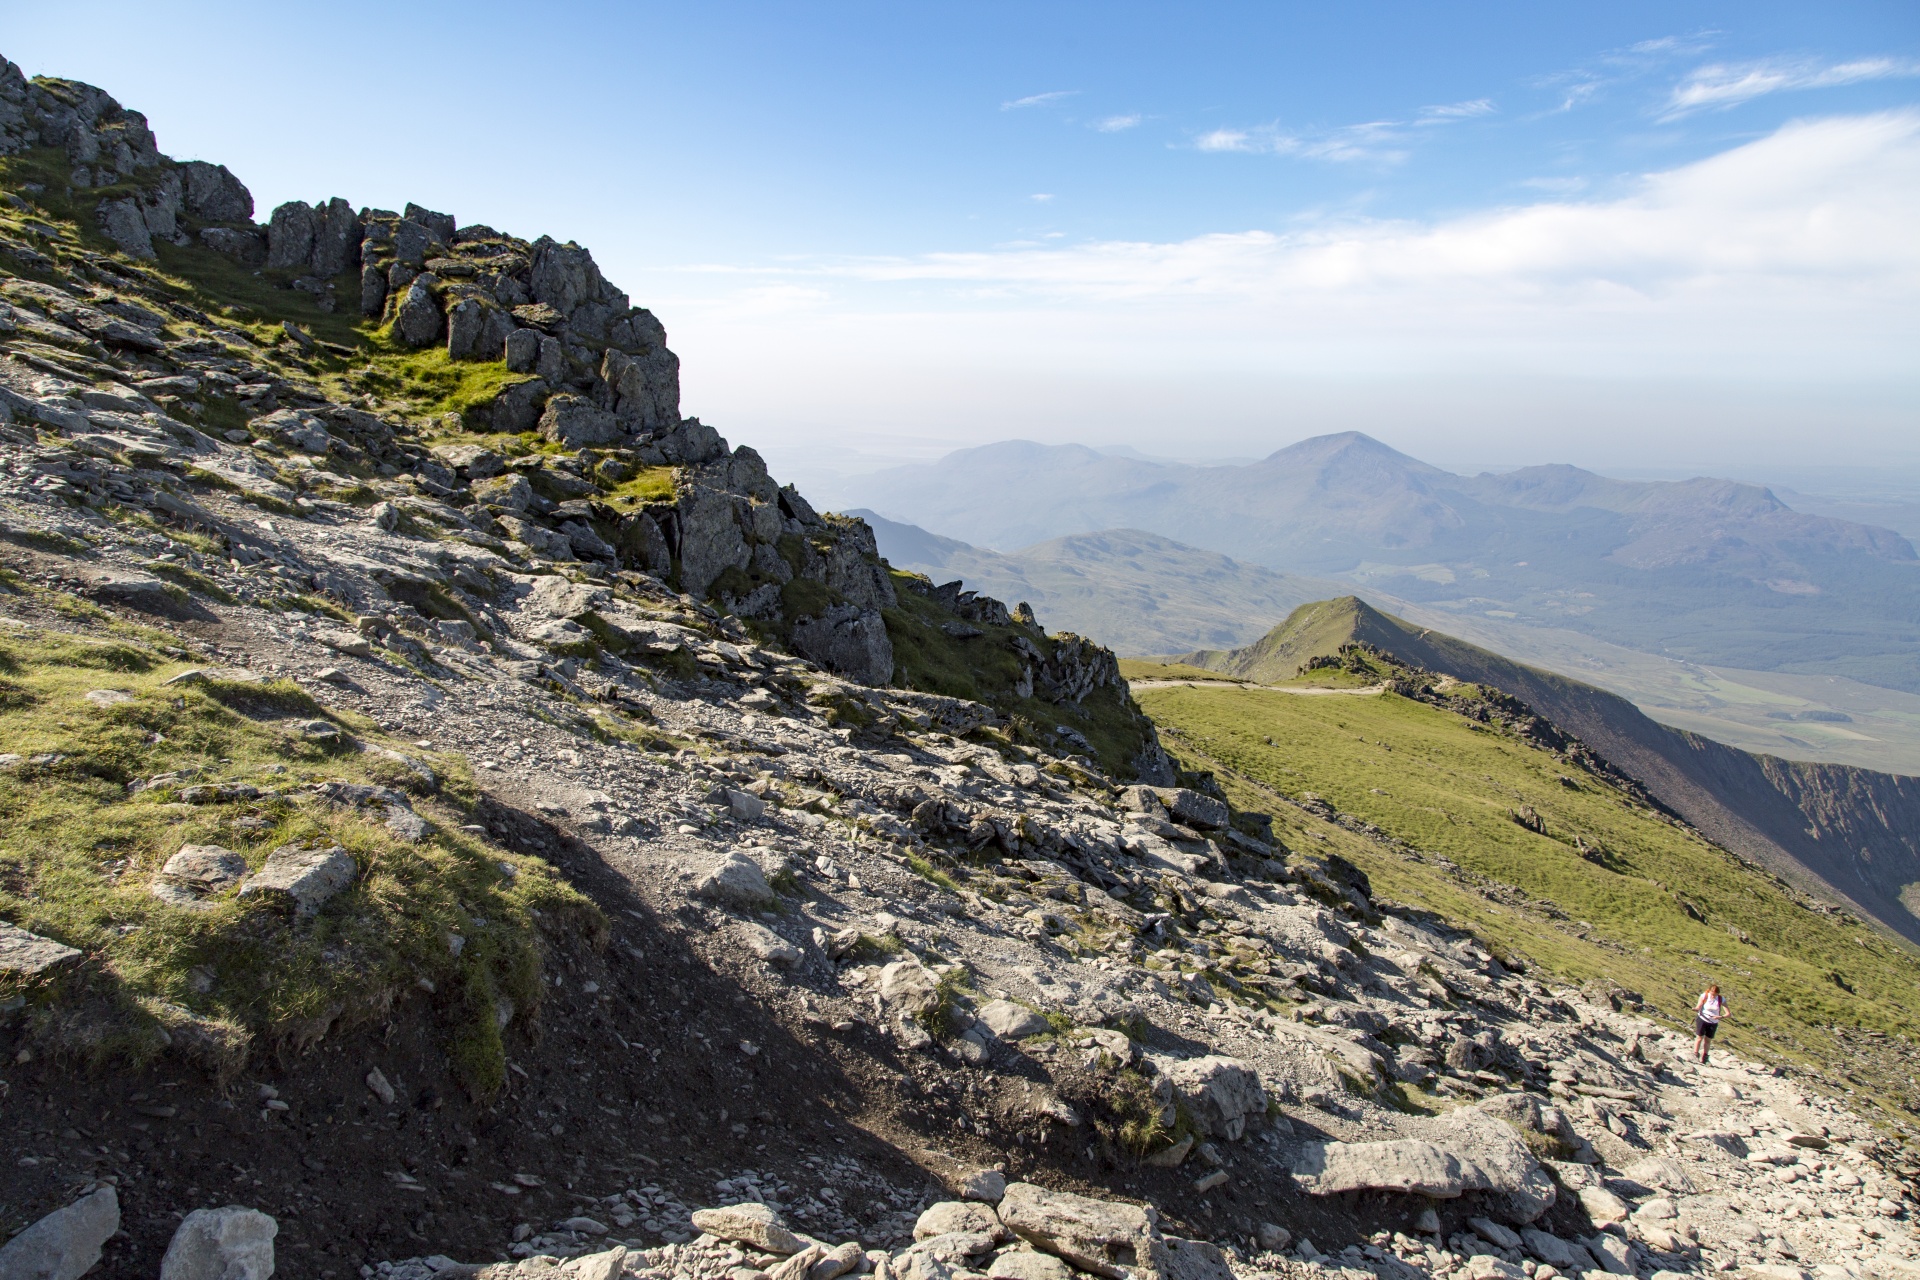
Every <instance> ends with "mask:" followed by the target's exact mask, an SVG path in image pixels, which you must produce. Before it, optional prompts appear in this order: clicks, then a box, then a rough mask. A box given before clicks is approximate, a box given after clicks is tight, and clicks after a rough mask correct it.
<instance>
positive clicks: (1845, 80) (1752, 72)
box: [1665, 58, 1920, 119]
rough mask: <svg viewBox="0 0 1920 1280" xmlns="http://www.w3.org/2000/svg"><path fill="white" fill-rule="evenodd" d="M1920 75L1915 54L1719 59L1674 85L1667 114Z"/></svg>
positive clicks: (1675, 115) (1683, 113)
mask: <svg viewBox="0 0 1920 1280" xmlns="http://www.w3.org/2000/svg"><path fill="white" fill-rule="evenodd" d="M1908 76H1920V61H1916V60H1914V59H1910V58H1856V59H1854V60H1852V61H1850V62H1829V63H1820V62H1815V61H1811V60H1807V59H1800V60H1793V61H1789V60H1786V59H1780V58H1770V59H1764V60H1761V61H1758V62H1716V63H1712V64H1710V65H1708V66H1704V67H1697V68H1695V69H1694V70H1693V71H1691V72H1689V73H1688V75H1687V77H1686V78H1685V79H1683V80H1682V81H1681V82H1680V83H1679V84H1677V85H1675V86H1674V89H1673V94H1672V96H1671V97H1670V98H1669V99H1668V100H1667V109H1666V113H1665V118H1666V119H1674V118H1676V117H1679V116H1683V115H1688V114H1690V113H1692V112H1695V111H1701V110H1709V109H1713V108H1724V107H1732V106H1738V105H1739V104H1740V103H1742V102H1749V101H1751V100H1753V99H1754V98H1759V97H1764V96H1765V95H1767V94H1769V93H1781V92H1784V91H1786V90H1790V89H1831V88H1835V87H1837V86H1840V85H1847V84H1860V83H1862V82H1864V81H1868V80H1889V79H1895V78H1901V77H1908Z"/></svg>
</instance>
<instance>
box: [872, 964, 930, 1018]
mask: <svg viewBox="0 0 1920 1280" xmlns="http://www.w3.org/2000/svg"><path fill="white" fill-rule="evenodd" d="M880 998H881V999H882V1000H884V1001H886V1002H887V1003H888V1004H890V1005H894V1006H896V1007H897V1008H900V1009H902V1010H904V1011H905V1012H908V1013H923V1012H925V1011H926V1010H928V1009H931V1008H932V1007H933V1004H934V1001H935V1000H937V999H938V998H939V982H938V981H937V980H936V979H935V978H934V976H933V975H932V974H931V973H928V972H927V970H926V968H925V967H924V966H922V965H921V963H920V962H919V961H918V960H895V961H893V962H892V963H891V964H888V965H887V966H886V967H884V968H882V969H881V970H880Z"/></svg>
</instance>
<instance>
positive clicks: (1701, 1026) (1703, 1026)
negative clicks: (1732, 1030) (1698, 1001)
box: [1693, 1018, 1720, 1040]
mask: <svg viewBox="0 0 1920 1280" xmlns="http://www.w3.org/2000/svg"><path fill="white" fill-rule="evenodd" d="M1719 1029H1720V1024H1719V1023H1717V1022H1708V1021H1707V1020H1706V1019H1705V1018H1695V1019H1694V1020H1693V1034H1695V1035H1697V1036H1700V1037H1701V1038H1702V1039H1706V1040H1711V1039H1713V1033H1714V1032H1716V1031H1718V1030H1719Z"/></svg>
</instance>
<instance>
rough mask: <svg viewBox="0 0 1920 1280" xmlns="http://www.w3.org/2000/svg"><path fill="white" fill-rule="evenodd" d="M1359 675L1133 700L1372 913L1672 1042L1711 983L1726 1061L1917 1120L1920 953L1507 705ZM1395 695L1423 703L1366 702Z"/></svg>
mask: <svg viewBox="0 0 1920 1280" xmlns="http://www.w3.org/2000/svg"><path fill="white" fill-rule="evenodd" d="M1303 612H1304V611H1303ZM1305 621H1307V622H1308V625H1309V626H1311V625H1314V624H1312V622H1311V620H1310V619H1307V620H1305ZM1280 647H1281V646H1280V645H1276V646H1275V648H1276V649H1277V648H1280ZM1348 665H1349V667H1350V668H1355V669H1350V670H1347V671H1338V670H1335V671H1328V672H1326V673H1325V675H1327V676H1329V677H1331V678H1330V679H1315V678H1313V676H1312V675H1310V676H1308V677H1307V678H1304V679H1298V680H1295V681H1293V682H1291V685H1290V686H1289V687H1282V688H1254V687H1248V686H1244V685H1232V684H1224V683H1221V684H1213V685H1207V684H1192V685H1166V686H1160V687H1153V686H1151V685H1149V684H1145V683H1144V682H1142V683H1136V686H1135V687H1136V695H1137V697H1138V698H1139V701H1140V702H1141V704H1142V705H1143V706H1144V707H1145V708H1146V709H1147V711H1148V713H1149V714H1150V715H1152V716H1153V718H1154V719H1155V721H1156V722H1157V723H1158V724H1159V725H1160V726H1161V729H1162V732H1163V734H1164V735H1165V740H1166V742H1167V743H1168V747H1169V750H1170V751H1172V752H1173V753H1174V754H1175V755H1176V756H1177V757H1179V760H1180V763H1181V764H1182V765H1183V767H1188V768H1196V769H1211V770H1213V771H1214V772H1215V774H1216V776H1217V777H1218V778H1219V780H1220V781H1221V783H1222V785H1223V786H1224V787H1225V788H1226V791H1227V793H1228V795H1229V796H1230V797H1231V798H1232V799H1233V800H1234V801H1235V803H1236V804H1238V805H1241V806H1244V807H1247V808H1255V809H1259V808H1264V809H1270V810H1273V811H1275V812H1276V813H1277V814H1278V817H1277V819H1276V825H1275V829H1276V833H1277V834H1278V835H1279V836H1280V838H1281V839H1282V840H1283V841H1284V842H1285V843H1286V844H1287V845H1288V846H1289V847H1290V850H1291V851H1292V852H1294V853H1296V854H1297V853H1303V852H1304V853H1308V854H1323V853H1329V852H1333V853H1339V854H1340V855H1341V856H1344V857H1346V858H1347V859H1348V860H1350V861H1352V862H1353V863H1355V864H1356V865H1358V866H1359V867H1361V869H1362V870H1364V871H1365V872H1366V873H1367V875H1368V876H1369V878H1370V879H1371V881H1372V884H1373V888H1374V891H1375V893H1376V895H1377V896H1383V897H1387V898H1391V899H1395V900H1399V901H1403V902H1407V903H1410V904H1414V905H1417V906H1421V907H1426V908H1430V909H1432V910H1434V911H1436V912H1439V913H1441V914H1443V915H1444V916H1446V917H1448V918H1450V919H1452V920H1455V921H1457V922H1460V923H1462V924H1464V925H1466V926H1468V927H1471V928H1473V929H1475V930H1476V931H1477V932H1479V933H1480V934H1481V935H1482V936H1483V937H1484V938H1485V940H1486V941H1487V942H1488V944H1489V945H1490V946H1491V947H1492V948H1493V949H1494V950H1495V951H1496V953H1497V954H1500V955H1502V956H1504V957H1511V958H1513V959H1514V960H1515V961H1517V962H1520V963H1523V964H1528V965H1532V966H1538V967H1540V968H1542V969H1544V970H1547V971H1548V972H1550V973H1552V974H1554V975H1557V976H1559V977H1561V978H1564V979H1565V980H1567V981H1569V982H1573V983H1583V984H1584V983H1588V982H1593V981H1601V982H1606V983H1611V984H1616V985H1618V986H1620V987H1623V988H1626V989H1628V990H1629V991H1632V992H1636V993H1639V994H1640V995H1642V996H1643V997H1644V998H1645V1000H1646V1001H1647V1002H1648V1004H1649V1005H1650V1006H1652V1007H1653V1008H1654V1009H1656V1010H1657V1011H1658V1013H1659V1014H1660V1015H1661V1016H1662V1017H1664V1018H1665V1019H1666V1020H1668V1021H1671V1022H1675V1023H1679V1022H1681V1021H1682V1020H1683V1019H1684V1018H1685V1016H1686V1014H1687V1012H1688V1010H1689V1009H1690V1007H1691V1003H1692V1000H1693V998H1694V996H1695V995H1696V994H1697V993H1698V992H1699V991H1700V990H1701V989H1702V988H1703V987H1704V986H1705V984H1707V983H1709V982H1718V983H1720V984H1721V985H1722V987H1723V988H1724V989H1725V991H1726V992H1727V994H1728V997H1729V999H1730V1001H1731V1003H1732V1007H1733V1009H1734V1012H1735V1018H1734V1021H1733V1022H1732V1024H1731V1026H1730V1027H1729V1029H1728V1032H1727V1040H1728V1042H1729V1043H1730V1044H1731V1045H1733V1046H1735V1047H1737V1048H1739V1049H1740V1050H1742V1051H1744V1052H1754V1053H1758V1054H1761V1055H1763V1056H1775V1057H1784V1058H1791V1059H1796V1060H1799V1061H1801V1062H1802V1063H1805V1064H1808V1065H1810V1066H1812V1067H1814V1068H1816V1069H1818V1070H1819V1071H1821V1072H1822V1073H1824V1074H1825V1075H1826V1076H1827V1077H1828V1079H1829V1082H1830V1083H1832V1084H1834V1085H1835V1087H1839V1088H1845V1087H1848V1082H1851V1085H1852V1087H1854V1088H1858V1089H1859V1090H1860V1092H1861V1093H1862V1094H1870V1095H1872V1096H1873V1097H1874V1098H1875V1099H1877V1100H1878V1101H1879V1102H1880V1103H1881V1104H1883V1105H1886V1106H1889V1107H1892V1108H1899V1109H1903V1110H1911V1109H1913V1108H1914V1107H1916V1106H1920V1092H1916V1090H1915V1087H1914V1085H1913V1084H1912V1082H1911V1077H1910V1076H1909V1074H1908V1071H1909V1067H1908V1066H1907V1065H1906V1064H1905V1063H1904V1062H1903V1061H1902V1059H1903V1058H1904V1057H1906V1056H1907V1055H1908V1054H1910V1052H1911V1049H1912V1037H1913V1036H1914V1035H1915V1034H1916V1033H1920V953H1916V952H1915V951H1914V950H1913V949H1912V948H1911V947H1908V946H1907V945H1905V944H1903V943H1900V942H1898V941H1894V940H1891V939H1889V938H1887V937H1886V936H1885V935H1883V934H1881V933H1879V932H1878V931H1876V930H1874V929H1873V928H1871V927H1870V926H1869V925H1867V924H1865V923H1863V922H1861V921H1859V920H1858V919H1857V918H1855V917H1853V916H1851V915H1848V914H1846V913H1843V912H1840V911H1837V910H1834V909H1832V908H1830V907H1827V906H1825V905H1824V904H1821V903H1819V902H1818V901H1816V900H1813V899H1810V898H1807V897H1806V896H1804V895H1802V894H1799V893H1797V892H1796V891H1794V890H1793V889H1791V888H1790V887H1788V886H1787V885H1785V884H1784V883H1782V882H1781V881H1779V880H1778V879H1776V878H1775V877H1774V876H1772V875H1770V874H1768V873H1767V872H1765V871H1764V870H1761V869H1759V868H1756V867H1754V866H1752V865H1750V864H1747V863H1745V862H1743V861H1742V860H1740V859H1739V858H1737V857H1735V856H1734V855H1733V854H1731V853H1729V852H1727V851H1726V850H1725V849H1723V848H1720V847H1719V846H1717V845H1715V844H1712V843H1710V842H1709V841H1708V840H1706V839H1705V838H1703V837H1702V836H1701V835H1699V834H1698V833H1697V832H1696V831H1694V830H1693V829H1691V828H1689V827H1687V826H1686V825H1684V824H1683V823H1681V822H1678V821H1676V820H1674V819H1673V818H1671V817H1670V816H1667V815H1665V814H1663V813H1662V812H1660V811H1659V810H1658V809H1657V808H1655V807H1652V806H1650V805H1649V803H1648V801H1647V797H1646V795H1645V793H1644V792H1641V791H1639V789H1638V788H1637V787H1636V786H1634V785H1633V784H1631V783H1630V782H1623V780H1621V779H1619V777H1618V775H1614V776H1612V777H1609V776H1608V772H1607V770H1606V767H1605V765H1604V763H1603V762H1593V761H1592V757H1591V756H1588V755H1585V754H1584V753H1582V752H1581V751H1580V750H1579V748H1578V746H1577V744H1572V747H1573V749H1572V750H1569V749H1568V746H1569V744H1568V743H1567V742H1566V740H1565V739H1561V738H1558V736H1557V735H1556V734H1555V733H1554V731H1553V730H1552V729H1551V728H1550V727H1544V726H1541V725H1540V724H1539V722H1538V721H1537V720H1534V719H1532V718H1531V717H1528V716H1526V715H1525V708H1523V707H1518V706H1517V704H1515V703H1514V701H1513V700H1512V699H1511V698H1508V697H1506V696H1504V695H1502V694H1500V693H1497V692H1494V691H1489V690H1487V689H1484V688H1482V687H1479V686H1474V685H1465V684H1460V683H1457V682H1454V681H1451V680H1446V679H1444V678H1441V679H1438V680H1436V679H1434V678H1431V677H1427V678H1420V677H1417V676H1412V677H1411V678H1410V673H1409V672H1408V671H1407V670H1406V669H1405V668H1401V667H1398V666H1397V665H1395V664H1392V663H1389V662H1383V661H1380V660H1379V659H1377V658H1374V657H1370V656H1368V655H1365V654H1359V655H1357V656H1353V655H1352V654H1351V651H1350V657H1349V660H1348ZM1137 671H1138V668H1136V672H1137ZM1316 674H1318V673H1316ZM1356 677H1358V678H1356ZM1136 678H1137V677H1136ZM1383 679H1391V680H1397V681H1398V682H1399V683H1398V684H1397V685H1396V687H1398V688H1401V689H1404V690H1406V691H1407V693H1408V694H1411V695H1412V696H1405V695H1403V694H1402V693H1395V692H1375V691H1373V690H1372V689H1370V688H1368V687H1367V686H1369V685H1377V684H1378V683H1379V682H1380V681H1382V680H1383ZM1335 690H1337V692H1336V691H1335ZM1315 692H1318V693H1319V694H1320V696H1307V695H1309V694H1311V693H1315ZM1583 760H1584V761H1587V762H1591V767H1583ZM1288 802H1291V803H1288ZM1327 805H1330V806H1331V807H1332V810H1333V811H1337V813H1334V812H1329V811H1328V810H1327V809H1326V808H1325V806H1327ZM1836 1027H1844V1028H1848V1029H1849V1030H1848V1031H1846V1032H1837V1031H1836V1030H1835V1029H1834V1028H1836ZM1853 1029H1858V1030H1857V1031H1855V1030H1853Z"/></svg>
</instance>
